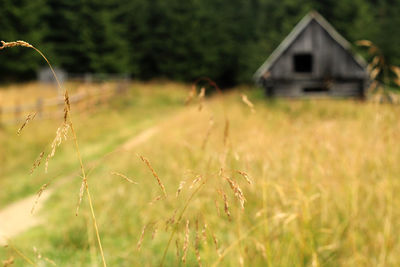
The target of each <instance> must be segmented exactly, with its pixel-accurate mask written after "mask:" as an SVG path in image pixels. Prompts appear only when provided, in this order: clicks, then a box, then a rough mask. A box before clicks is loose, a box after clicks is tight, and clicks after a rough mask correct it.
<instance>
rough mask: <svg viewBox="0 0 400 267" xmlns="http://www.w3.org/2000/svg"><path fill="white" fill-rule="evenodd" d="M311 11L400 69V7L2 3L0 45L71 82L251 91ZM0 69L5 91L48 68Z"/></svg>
mask: <svg viewBox="0 0 400 267" xmlns="http://www.w3.org/2000/svg"><path fill="white" fill-rule="evenodd" d="M311 9H316V10H317V11H319V12H320V13H321V14H322V15H323V16H324V17H326V19H327V20H328V21H330V22H331V23H332V24H333V25H334V26H335V27H336V28H337V29H338V31H339V32H340V33H342V34H343V35H344V36H345V37H346V38H347V39H348V40H349V41H351V42H354V41H356V40H359V39H369V40H371V41H373V42H374V43H376V44H377V45H378V46H379V47H380V48H381V49H382V51H383V53H384V54H385V57H386V58H387V60H389V61H390V62H392V64H400V50H399V49H398V47H399V45H400V37H399V36H400V35H399V34H397V32H398V29H399V27H400V19H399V16H398V14H399V12H400V0H351V1H350V0H305V1H301V2H299V1H298V0H280V1H272V0H247V1H243V0H229V1H228V0H185V1H181V0H151V1H149V0H34V1H28V0H2V1H1V3H0V39H2V40H6V41H12V40H16V39H22V40H25V41H27V42H30V43H32V44H34V45H36V46H38V47H39V48H41V49H42V50H43V51H44V52H45V53H46V54H47V55H48V56H49V58H50V60H51V61H52V62H53V64H54V65H56V66H60V67H62V68H64V69H66V70H67V71H68V72H70V73H128V74H130V75H131V76H132V77H133V78H137V79H151V78H169V79H175V80H183V81H193V80H194V79H196V78H198V77H202V76H207V77H210V78H211V79H213V80H216V81H217V82H218V83H219V84H220V85H222V86H231V85H235V84H237V83H246V82H250V81H251V77H252V74H253V73H254V72H255V70H256V69H257V68H258V67H259V66H260V64H261V63H262V62H263V61H264V60H265V59H266V57H267V56H268V55H269V54H270V53H271V52H272V51H273V49H274V48H275V47H276V46H277V45H279V43H280V42H281V41H282V39H283V38H284V37H285V36H286V35H287V34H288V33H289V32H290V31H291V29H292V28H293V27H294V25H295V24H296V23H297V22H298V21H299V20H300V19H301V18H302V17H303V16H304V15H305V14H306V13H307V12H308V11H310V10H311ZM0 60H1V64H0V79H1V80H3V81H5V80H17V79H21V78H25V79H29V78H33V77H34V75H35V72H36V70H37V69H38V68H39V67H40V62H41V61H40V58H39V57H37V56H36V55H35V53H32V51H27V49H13V50H12V51H7V53H3V52H1V53H0Z"/></svg>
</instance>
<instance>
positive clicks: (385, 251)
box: [0, 84, 400, 266]
mask: <svg viewBox="0 0 400 267" xmlns="http://www.w3.org/2000/svg"><path fill="white" fill-rule="evenodd" d="M175 87H180V88H181V87H182V86H181V85H176V84H172V85H171V84H164V85H160V84H151V85H141V84H134V85H133V86H132V88H131V89H130V94H129V97H127V98H125V99H123V100H116V101H115V102H112V103H111V104H110V106H109V107H104V108H102V109H100V110H98V111H97V112H95V113H94V114H90V115H83V116H80V117H79V119H78V120H77V121H76V124H75V125H74V126H75V128H76V131H77V133H78V136H79V138H80V143H81V144H82V154H83V155H82V156H83V159H84V161H85V162H90V161H91V160H100V161H98V164H97V165H96V166H95V168H94V169H92V170H91V172H90V173H89V176H88V182H89V184H90V187H91V193H92V195H93V196H94V206H95V207H96V212H97V213H96V215H97V221H98V224H99V229H100V234H101V236H102V244H103V248H104V251H105V258H106V260H107V263H108V264H109V265H110V266H154V265H156V266H157V265H160V264H164V265H165V266H180V265H182V266H183V265H184V263H183V262H182V257H183V255H184V251H185V249H184V247H185V246H187V250H186V253H187V255H186V264H187V265H189V266H192V265H197V264H199V263H201V264H202V265H205V266H213V265H221V266H237V265H243V266H248V265H250V264H251V265H252V266H265V265H267V266H268V265H269V266H309V265H312V266H338V265H344V266H371V265H372V266H397V265H398V264H399V263H400V256H399V255H398V253H396V252H397V251H399V249H400V247H399V243H398V242H397V236H398V235H399V234H400V225H399V224H400V223H399V222H400V212H399V209H397V207H398V206H399V204H400V197H399V194H397V192H398V191H399V190H400V180H399V179H398V177H399V174H400V165H399V164H398V162H397V159H398V158H399V156H400V148H399V146H397V140H398V138H399V132H400V131H399V127H400V125H399V124H398V118H397V116H396V114H398V111H399V107H398V106H394V105H378V104H372V103H368V102H355V101H351V100H305V101H289V100H275V101H266V100H265V99H263V98H262V96H261V94H260V93H259V91H257V90H254V91H245V93H246V94H247V96H248V98H249V99H250V100H251V101H252V102H253V103H254V105H255V110H256V112H255V113H254V112H252V111H251V109H250V108H249V106H248V105H246V104H245V103H243V102H242V100H241V92H243V91H244V90H246V89H245V88H239V89H236V90H234V91H233V92H230V93H227V94H225V95H223V96H215V97H213V98H212V99H210V100H206V101H204V102H203V104H202V109H201V111H199V107H198V104H196V103H192V104H190V105H189V106H186V107H183V105H182V103H183V102H184V100H185V94H184V92H183V91H182V90H179V89H175V90H171V88H175ZM72 112H73V107H72ZM75 117H76V116H75ZM210 117H212V121H214V124H212V123H210ZM227 121H228V122H229V123H227ZM157 123H159V124H158V125H159V132H158V133H157V134H156V135H155V136H153V137H152V138H151V139H150V140H148V141H147V142H144V143H142V144H140V145H139V146H137V147H135V148H133V149H132V150H129V151H124V152H120V153H115V154H110V155H108V156H107V157H106V158H102V157H103V155H105V154H106V153H108V152H110V151H112V150H113V149H114V148H115V147H117V146H118V145H119V144H121V143H123V142H124V141H125V140H127V139H128V138H129V137H130V136H133V135H134V134H135V133H138V132H140V130H143V129H145V128H147V127H150V126H151V125H154V124H157ZM51 124H52V122H51V121H48V122H46V121H45V122H39V121H33V122H31V124H29V125H28V126H27V128H26V129H24V131H23V133H22V136H21V137H17V136H16V135H15V131H16V129H12V127H11V128H8V127H7V128H3V129H2V130H1V132H0V134H1V138H0V141H1V142H2V146H1V147H5V148H7V149H6V151H7V155H8V156H7V157H6V158H5V173H4V174H2V177H1V178H0V186H1V188H7V189H9V191H10V192H15V193H14V195H13V197H10V196H9V194H7V196H3V194H2V195H0V197H1V198H2V199H1V203H3V202H9V201H11V200H13V199H16V198H18V197H21V196H23V195H25V194H28V193H31V192H33V191H34V190H37V189H38V188H39V187H40V186H41V184H42V183H43V182H45V181H46V180H48V178H49V177H51V176H52V175H54V174H55V173H60V175H61V174H65V173H70V172H72V171H74V170H75V171H76V170H77V168H78V166H77V163H76V159H75V158H74V157H73V156H72V155H73V154H72V153H73V151H72V149H71V148H69V147H70V146H69V145H68V144H64V145H62V146H61V151H60V152H57V153H56V156H55V158H54V160H52V161H51V162H50V167H49V168H50V169H49V174H48V176H47V177H43V170H41V169H39V170H36V171H35V174H34V176H33V177H29V176H28V175H26V174H25V175H24V174H23V173H29V169H30V167H31V164H32V162H33V161H34V159H35V158H36V157H37V155H38V154H39V153H40V149H42V147H43V146H42V145H44V144H47V142H48V141H49V140H51V139H52V137H53V133H52V131H51V133H48V131H49V130H48V129H54V127H53V125H51ZM224 140H225V141H224ZM67 142H70V141H67ZM31 150H33V151H35V152H31ZM23 152H24V153H23ZM17 155H20V157H17ZM140 156H143V157H144V158H146V159H148V160H149V164H151V167H152V168H153V170H154V172H155V173H156V174H157V177H158V179H159V181H157V179H156V178H155V177H153V174H152V172H151V171H150V170H149V168H148V166H147V165H146V164H145V162H143V161H142V160H141V158H140ZM16 158H18V159H17V162H15V161H16ZM3 159H4V158H3ZM221 167H223V170H222V171H221ZM238 171H240V172H242V174H241V173H240V172H238ZM50 172H53V173H50ZM113 172H117V173H120V174H123V175H125V176H126V177H129V179H132V180H133V181H135V182H137V183H138V184H132V183H130V182H128V181H127V180H126V179H124V178H123V177H119V176H116V175H113V174H112V173H113ZM243 173H245V174H248V176H249V179H250V181H251V182H252V183H251V184H249V183H248V182H247V180H246V179H245V178H246V177H243ZM10 177H13V178H12V179H11V178H10ZM77 178H78V177H77ZM10 180H11V181H10ZM229 180H230V181H231V182H229ZM182 181H184V183H183V182H182ZM159 182H161V183H162V184H163V186H164V187H165V194H166V196H164V193H163V190H162V189H160V187H159V184H158V183H159ZM80 184H81V179H70V180H69V181H68V182H67V183H65V184H64V185H63V186H62V188H58V189H56V190H55V193H54V194H53V195H52V196H51V198H50V200H49V201H48V202H47V203H46V206H45V208H44V209H43V210H42V211H41V216H43V217H44V218H46V224H44V225H42V226H38V227H36V228H34V229H31V230H29V231H27V232H26V233H24V234H22V235H20V236H18V237H17V238H16V239H15V240H13V244H14V245H15V246H16V247H17V248H18V249H19V250H20V251H22V252H23V253H24V254H25V255H27V256H29V257H30V258H31V259H35V261H36V262H40V261H43V262H44V257H47V258H48V259H51V260H53V261H54V262H55V263H56V264H57V265H58V266H70V265H81V266H91V265H93V266H97V265H98V264H100V262H101V259H100V256H99V255H98V253H97V252H96V242H95V234H94V231H93V229H92V227H91V224H90V213H89V212H88V209H87V208H88V206H87V205H88V203H86V200H84V202H83V204H82V205H83V207H82V208H81V214H80V215H79V217H75V215H74V213H75V208H76V201H77V197H78V196H77V190H78V188H79V187H80ZM180 185H181V186H180ZM178 187H179V188H181V191H180V193H179V194H177V191H178ZM239 190H240V192H242V194H243V195H242V197H244V198H245V200H246V201H245V202H244V207H245V208H244V209H242V207H241V201H242V200H241V198H240V194H241V193H239ZM228 212H229V216H228V214H227V213H228ZM143 229H144V230H143ZM33 246H35V247H36V248H37V250H38V251H40V253H41V255H42V256H44V257H42V258H41V259H38V258H37V256H35V253H34V251H33V250H32V247H33ZM139 248H140V249H139ZM10 253H12V252H10V251H9V250H8V249H5V248H0V259H6V258H7V257H8V256H9V254H10ZM164 253H165V259H164V260H163V254H164ZM15 257H16V259H15V260H16V262H15V265H16V266H24V264H25V262H23V261H22V260H21V259H20V258H17V256H15Z"/></svg>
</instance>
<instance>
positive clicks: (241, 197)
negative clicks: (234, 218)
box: [224, 177, 246, 209]
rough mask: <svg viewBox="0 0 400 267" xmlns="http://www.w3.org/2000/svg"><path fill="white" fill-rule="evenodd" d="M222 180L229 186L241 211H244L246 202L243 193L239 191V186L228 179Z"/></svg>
mask: <svg viewBox="0 0 400 267" xmlns="http://www.w3.org/2000/svg"><path fill="white" fill-rule="evenodd" d="M224 178H225V180H226V181H227V182H228V183H229V186H230V187H231V189H232V191H233V193H234V194H235V197H236V198H237V199H238V200H239V202H240V206H241V207H242V209H244V202H245V201H246V198H245V197H244V195H243V192H242V190H241V189H240V187H239V185H238V184H237V183H236V182H235V181H234V180H232V179H231V178H229V177H224Z"/></svg>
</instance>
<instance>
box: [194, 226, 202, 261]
mask: <svg viewBox="0 0 400 267" xmlns="http://www.w3.org/2000/svg"><path fill="white" fill-rule="evenodd" d="M194 250H195V253H196V259H197V263H198V264H199V266H202V264H201V257H200V234H199V220H196V239H195V245H194Z"/></svg>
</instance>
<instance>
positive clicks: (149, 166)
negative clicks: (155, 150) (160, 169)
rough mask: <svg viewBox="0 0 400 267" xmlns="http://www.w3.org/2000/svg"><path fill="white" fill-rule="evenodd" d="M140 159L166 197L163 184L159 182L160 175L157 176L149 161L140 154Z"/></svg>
mask: <svg viewBox="0 0 400 267" xmlns="http://www.w3.org/2000/svg"><path fill="white" fill-rule="evenodd" d="M140 158H141V160H142V161H143V162H144V163H145V164H146V165H147V167H148V168H149V170H150V171H151V173H152V174H153V176H154V178H156V179H157V183H158V185H159V186H160V188H161V190H162V192H163V193H164V196H165V197H167V192H166V191H165V187H164V184H163V183H162V182H161V180H160V177H158V175H157V173H156V172H155V171H154V169H153V167H152V166H151V164H150V162H149V160H148V159H146V158H145V157H143V156H140Z"/></svg>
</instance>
